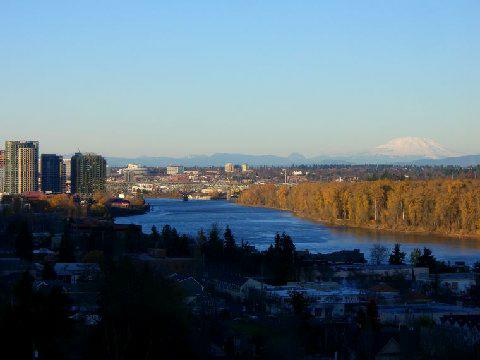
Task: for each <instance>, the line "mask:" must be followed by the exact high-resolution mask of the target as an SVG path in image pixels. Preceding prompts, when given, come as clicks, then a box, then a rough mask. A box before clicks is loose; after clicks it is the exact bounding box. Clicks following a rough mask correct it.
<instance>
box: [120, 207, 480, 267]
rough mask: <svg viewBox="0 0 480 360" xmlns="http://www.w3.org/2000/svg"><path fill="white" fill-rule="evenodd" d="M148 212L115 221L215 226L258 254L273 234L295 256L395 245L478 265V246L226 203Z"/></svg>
mask: <svg viewBox="0 0 480 360" xmlns="http://www.w3.org/2000/svg"><path fill="white" fill-rule="evenodd" d="M147 202H148V203H149V204H150V205H151V206H152V209H151V211H150V212H149V213H146V214H143V215H135V216H129V217H120V218H117V219H116V223H119V224H139V225H142V228H143V230H144V231H145V232H147V233H148V232H150V230H151V228H152V226H153V225H155V226H157V228H159V230H160V229H161V227H162V226H163V225H165V224H169V225H171V226H174V227H175V228H177V230H178V231H179V232H180V233H186V234H190V235H195V234H196V233H197V232H198V230H199V229H200V228H203V229H205V230H206V231H207V230H208V228H210V227H211V225H212V224H213V223H217V224H218V225H219V226H220V227H221V228H225V226H227V225H229V226H230V228H231V229H232V231H233V233H234V236H235V239H236V240H237V241H240V240H244V241H248V242H249V243H250V244H251V245H254V246H255V247H256V248H257V249H259V250H263V249H265V248H267V247H268V245H269V244H271V243H272V241H273V238H274V236H275V234H276V233H277V232H279V233H282V232H286V233H287V234H289V235H290V236H291V237H292V238H293V240H294V242H295V245H296V247H297V249H299V250H303V249H308V250H309V251H311V252H321V253H328V252H333V251H338V250H352V249H360V251H362V252H364V253H365V257H366V258H368V256H369V251H370V249H371V247H372V245H373V244H375V243H378V244H383V245H384V246H386V247H387V248H388V249H389V250H390V249H392V248H393V245H394V244H395V243H399V244H401V245H402V249H403V251H405V252H407V258H408V254H409V253H410V251H411V250H412V249H414V248H423V247H428V248H430V249H431V250H432V251H433V254H434V255H435V256H436V257H437V258H438V259H441V260H445V261H451V262H454V261H465V262H466V263H468V264H473V263H474V262H476V261H477V260H480V240H475V239H460V238H448V237H440V236H435V235H417V234H402V233H388V232H376V231H371V230H362V229H349V228H337V227H329V226H325V225H323V224H319V223H316V222H313V221H308V220H304V219H300V218H298V217H295V216H293V215H292V214H291V213H289V212H285V211H279V210H272V209H265V208H252V207H243V206H240V205H237V204H235V203H232V202H227V201H221V200H219V201H201V200H198V201H181V200H176V199H147Z"/></svg>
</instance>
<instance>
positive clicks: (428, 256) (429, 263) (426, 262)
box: [417, 248, 437, 272]
mask: <svg viewBox="0 0 480 360" xmlns="http://www.w3.org/2000/svg"><path fill="white" fill-rule="evenodd" d="M436 265H437V260H436V259H435V257H434V256H433V255H432V250H430V249H428V248H423V254H422V255H421V256H420V257H419V258H418V263H417V266H419V267H428V268H429V269H430V271H431V272H435V271H436V267H437V266H436Z"/></svg>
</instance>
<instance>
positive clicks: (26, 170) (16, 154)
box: [4, 141, 39, 194]
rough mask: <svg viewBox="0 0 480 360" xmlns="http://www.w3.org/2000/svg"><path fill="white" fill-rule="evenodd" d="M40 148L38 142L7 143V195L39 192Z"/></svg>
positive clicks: (5, 186)
mask: <svg viewBox="0 0 480 360" xmlns="http://www.w3.org/2000/svg"><path fill="white" fill-rule="evenodd" d="M38 148H39V146H38V141H6V142H5V183H4V184H5V185H4V188H5V189H4V190H5V192H6V193H8V194H21V193H24V192H26V191H38V162H39V158H38Z"/></svg>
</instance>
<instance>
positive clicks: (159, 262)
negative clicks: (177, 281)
mask: <svg viewBox="0 0 480 360" xmlns="http://www.w3.org/2000/svg"><path fill="white" fill-rule="evenodd" d="M159 250H163V249H159ZM152 254H153V255H154V256H152V255H149V254H130V255H129V257H130V258H131V259H132V261H133V263H134V264H137V265H142V266H143V265H145V264H146V265H148V266H149V267H150V268H151V269H152V270H154V271H158V272H161V273H166V274H172V273H177V274H184V275H191V274H193V273H194V272H195V259H194V258H169V257H162V254H163V252H162V251H160V252H158V253H157V252H155V251H154V252H153V253H152Z"/></svg>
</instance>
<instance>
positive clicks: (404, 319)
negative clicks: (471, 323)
mask: <svg viewBox="0 0 480 360" xmlns="http://www.w3.org/2000/svg"><path fill="white" fill-rule="evenodd" d="M452 315H464V316H473V315H480V308H469V307H463V306H458V305H450V304H441V303H435V302H430V303H424V304H405V305H379V306H378V316H379V319H380V321H381V322H382V323H391V324H396V325H408V324H410V323H412V322H414V321H416V320H419V319H430V320H432V321H433V322H435V323H436V324H440V323H441V319H442V317H444V316H452Z"/></svg>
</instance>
